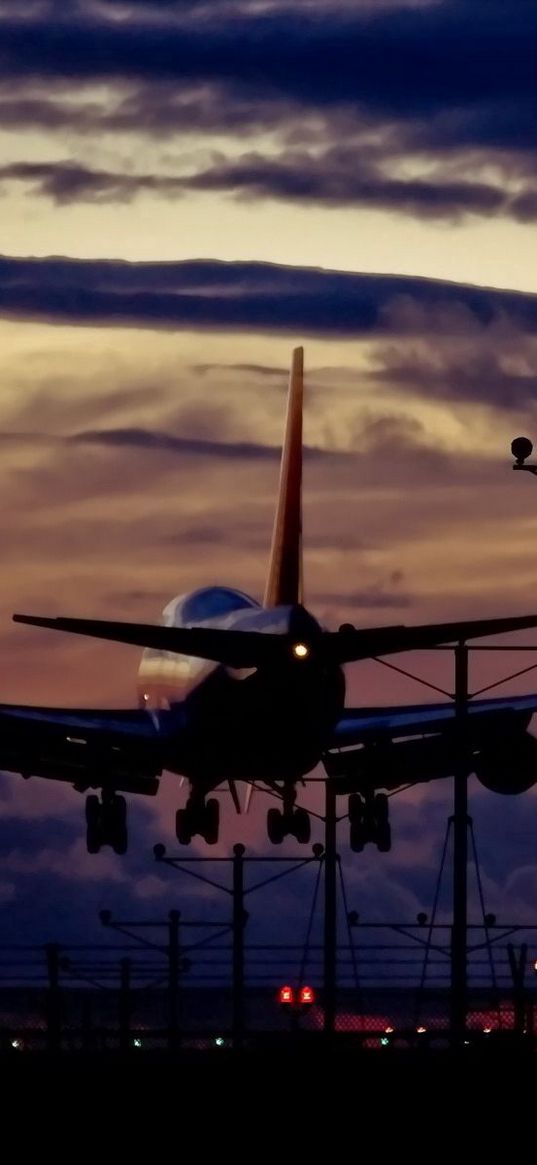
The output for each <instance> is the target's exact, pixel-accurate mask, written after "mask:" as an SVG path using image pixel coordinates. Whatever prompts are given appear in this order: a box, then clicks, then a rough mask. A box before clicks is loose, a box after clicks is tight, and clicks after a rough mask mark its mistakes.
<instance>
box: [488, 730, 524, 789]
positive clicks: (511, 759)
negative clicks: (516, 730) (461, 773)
mask: <svg viewBox="0 0 537 1165" xmlns="http://www.w3.org/2000/svg"><path fill="white" fill-rule="evenodd" d="M474 771H475V774H476V776H477V778H478V780H479V781H480V782H481V784H482V785H484V786H485V789H490V791H491V793H502V794H504V795H509V794H511V795H512V796H513V795H516V794H519V793H527V791H528V789H531V787H532V785H535V784H537V740H536V739H535V737H534V736H530V734H529V733H528V732H526V733H523V734H522V733H521V734H520V735H516V736H505V737H503V738H492V739H491V741H490V743H487V744H486V745H484V746H483V747H482V748H480V750H479V753H478V754H477V755H476V757H475V763H474Z"/></svg>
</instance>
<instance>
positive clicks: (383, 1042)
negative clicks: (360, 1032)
mask: <svg viewBox="0 0 537 1165" xmlns="http://www.w3.org/2000/svg"><path fill="white" fill-rule="evenodd" d="M380 1044H381V1047H382V1048H388V1047H389V1046H390V1041H389V1039H388V1037H387V1036H381V1037H380Z"/></svg>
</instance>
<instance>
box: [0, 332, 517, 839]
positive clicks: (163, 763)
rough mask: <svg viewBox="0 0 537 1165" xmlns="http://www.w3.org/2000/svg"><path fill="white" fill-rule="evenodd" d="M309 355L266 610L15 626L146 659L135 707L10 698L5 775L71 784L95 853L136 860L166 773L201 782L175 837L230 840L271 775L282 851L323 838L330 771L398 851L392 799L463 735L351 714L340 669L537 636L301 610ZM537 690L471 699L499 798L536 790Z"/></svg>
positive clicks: (486, 776) (353, 826)
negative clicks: (255, 789)
mask: <svg viewBox="0 0 537 1165" xmlns="http://www.w3.org/2000/svg"><path fill="white" fill-rule="evenodd" d="M303 381H304V358H303V349H302V348H296V349H295V350H294V352H293V356H292V364H291V373H290V380H289V392H288V401H287V416H286V423H285V431H284V439H283V447H282V455H281V466H280V479H279V492H278V497H277V505H276V512H275V518H274V528H273V536H272V547H271V551H270V558H269V567H268V574H267V579H266V587H265V593H264V599H263V601H262V602H259V601H258V600H256V599H254V598H251V597H250V596H249V595H246V594H244V593H243V592H241V591H239V590H235V589H233V588H231V587H226V586H210V587H203V588H202V589H199V590H196V591H194V592H192V593H190V594H186V595H181V596H179V597H178V598H175V599H174V600H173V601H172V602H171V603H169V604H168V605H167V606H166V607H165V609H164V612H163V616H162V622H161V623H160V624H159V625H151V624H143V623H125V622H118V621H115V620H94V619H81V618H45V617H40V616H39V617H38V616H33V615H22V614H21V615H19V614H16V615H14V616H13V619H14V621H15V622H18V623H24V624H29V625H32V626H37V627H44V628H49V629H56V630H60V631H64V632H69V633H75V634H79V635H87V636H92V637H96V638H98V639H102V640H111V641H113V642H117V643H127V644H133V645H136V646H138V647H142V648H143V649H144V651H143V655H142V660H141V664H140V669H139V676H138V696H139V702H138V707H134V708H132V709H130V710H121V711H117V710H98V709H76V708H73V709H69V708H49V707H31V706H28V707H26V706H21V705H10V704H1V705H0V770H4V771H8V772H16V773H21V774H22V775H23V776H26V777H29V776H39V777H44V778H47V779H54V780H60V781H68V782H70V783H71V784H72V785H73V787H74V788H75V789H76V790H78V791H79V792H85V793H89V790H99V793H96V792H92V793H89V795H88V796H87V800H86V826H87V848H88V850H89V852H90V853H97V852H99V850H100V849H101V848H102V846H104V845H108V846H111V847H112V849H113V850H114V851H115V852H116V853H118V854H124V853H125V852H126V850H127V844H128V837H127V806H126V800H125V797H124V796H123V794H124V793H136V794H147V795H155V794H156V792H157V790H158V787H159V778H160V776H161V774H162V772H163V771H165V770H166V771H169V772H171V773H174V774H177V776H178V777H181V778H182V779H185V778H186V780H187V782H188V786H189V792H188V799H187V801H186V805H185V806H184V807H183V808H180V809H179V810H178V811H177V816H176V834H177V839H178V841H179V843H181V844H182V845H187V844H189V843H190V842H191V840H192V838H193V837H194V836H197V835H199V836H201V837H203V838H204V839H205V841H206V842H207V843H208V844H209V845H214V844H215V843H216V842H217V840H218V836H219V809H220V807H219V801H218V800H217V799H216V798H215V797H210V796H209V794H211V793H213V792H214V791H215V790H216V789H217V788H218V787H219V786H220V785H221V784H222V783H223V782H227V784H228V786H229V790H230V792H231V794H232V798H233V801H234V804H235V807H236V809H237V811H239V812H240V809H241V805H240V801H239V796H238V793H237V782H245V783H246V784H247V787H248V789H251V787H252V786H253V785H257V783H258V782H259V783H260V784H261V785H263V786H265V787H266V788H267V789H268V790H271V791H273V792H276V793H277V794H278V795H279V796H280V797H281V802H282V808H281V809H278V808H276V807H273V808H271V809H270V810H269V811H268V816H267V829H268V836H269V839H270V841H271V842H273V843H274V844H276V845H278V844H280V843H281V842H282V841H283V839H284V837H286V836H288V835H293V836H294V837H295V838H296V840H297V841H298V842H300V843H307V842H308V841H309V838H310V817H309V814H308V813H307V811H306V810H305V809H304V808H302V807H300V806H298V805H297V804H296V800H297V785H298V784H300V782H301V781H302V780H303V779H304V778H305V777H306V776H307V774H308V773H310V772H311V771H312V770H313V769H314V768H315V767H316V766H317V764H319V763H320V762H322V763H324V767H325V771H326V774H327V779H334V780H336V781H337V782H338V786H337V788H338V792H345V793H346V794H347V793H348V795H349V801H348V808H349V820H350V844H351V848H352V850H353V851H354V852H360V851H361V850H362V849H363V848H364V845H365V844H367V843H372V844H374V845H376V846H377V848H378V849H379V850H381V851H383V852H387V851H388V850H389V849H390V846H391V830H390V822H389V816H388V794H389V793H390V792H391V791H393V790H395V789H397V788H399V787H401V786H402V785H403V784H406V783H407V782H408V781H411V782H412V783H419V782H426V781H429V780H433V779H437V778H442V777H449V776H451V775H453V772H454V768H455V766H456V763H457V759H456V758H457V755H460V752H459V753H458V752H457V749H458V748H460V745H459V744H458V741H459V737H458V735H457V728H458V725H457V717H456V710H455V706H454V703H453V702H452V701H450V702H449V703H445V704H425V705H414V706H401V707H388V708H383V707H377V708H369V707H363V708H347V707H345V677H344V671H343V668H344V665H345V664H346V663H349V662H351V661H356V660H363V659H367V658H374V657H379V656H385V655H388V654H394V653H399V652H404V651H409V650H416V649H424V648H429V647H434V646H435V645H441V644H451V643H457V642H462V641H464V642H466V641H467V640H468V639H474V638H479V637H482V636H488V635H495V634H501V633H505V632H510V631H518V630H522V629H524V628H530V627H536V626H537V615H528V616H524V617H517V618H506V619H477V620H467V621H462V622H461V621H459V622H452V623H436V624H426V625H422V626H414V627H408V626H405V625H396V626H381V627H367V628H362V629H360V628H355V627H353V626H352V625H350V624H344V625H343V626H341V627H340V628H339V630H337V631H329V630H326V629H325V628H324V627H322V626H321V624H320V623H319V621H318V620H317V619H316V618H315V617H314V615H312V614H311V613H310V612H309V611H308V610H307V608H306V607H305V605H304V596H303V570H302V412H303ZM536 711H537V695H530V696H522V697H514V698H507V699H481V700H471V701H470V703H469V705H468V713H469V714H468V716H467V717H466V718H465V720H466V729H465V750H466V751H465V757H467V769H468V774H470V773H471V772H474V773H475V774H477V776H478V778H479V779H480V781H481V782H482V783H483V785H485V786H486V787H487V788H488V789H492V790H494V791H496V792H500V793H521V792H523V791H525V790H526V789H528V788H529V787H530V786H531V785H533V784H534V783H536V782H537V740H536V739H535V738H534V737H533V736H532V735H531V734H530V733H529V732H528V728H529V725H530V721H531V717H532V714H533V713H534V712H536Z"/></svg>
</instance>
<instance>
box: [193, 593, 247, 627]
mask: <svg viewBox="0 0 537 1165" xmlns="http://www.w3.org/2000/svg"><path fill="white" fill-rule="evenodd" d="M257 606H258V603H256V602H255V599H250V598H249V596H248V595H245V594H243V593H242V591H234V590H231V589H230V588H228V587H205V588H204V589H203V590H200V591H194V593H193V594H191V595H188V596H187V598H186V599H185V601H184V603H183V609H182V611H181V616H182V621H183V623H202V622H203V621H204V620H205V619H213V618H214V617H215V616H218V615H228V614H231V612H232V611H240V610H241V609H243V608H248V607H257Z"/></svg>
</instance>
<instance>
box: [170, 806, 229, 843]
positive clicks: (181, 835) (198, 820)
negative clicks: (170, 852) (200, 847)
mask: <svg viewBox="0 0 537 1165" xmlns="http://www.w3.org/2000/svg"><path fill="white" fill-rule="evenodd" d="M219 828H220V804H219V802H218V801H217V800H216V797H211V798H210V800H209V801H207V802H205V797H203V796H199V795H196V796H193V795H191V796H190V797H189V798H188V801H187V803H186V805H185V807H184V809H178V810H177V813H176V815H175V832H176V837H177V840H178V842H179V844H180V845H190V842H191V841H192V838H193V837H195V835H196V834H199V835H200V837H203V838H204V840H205V841H206V842H207V845H216V843H217V841H218V832H219Z"/></svg>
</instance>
